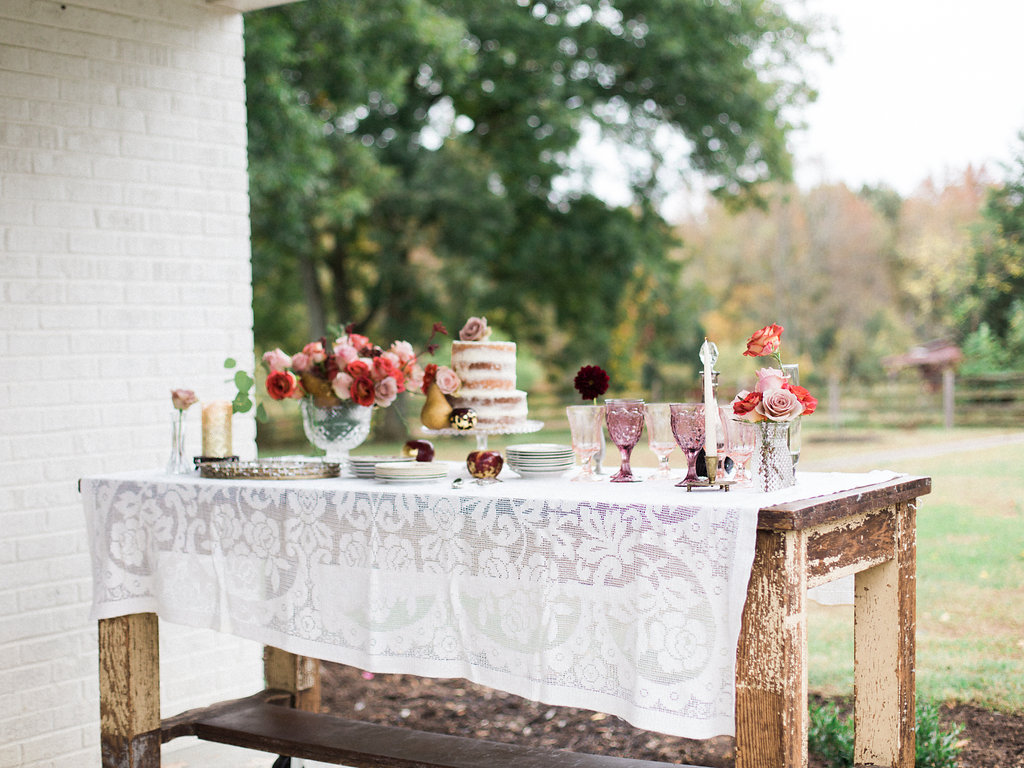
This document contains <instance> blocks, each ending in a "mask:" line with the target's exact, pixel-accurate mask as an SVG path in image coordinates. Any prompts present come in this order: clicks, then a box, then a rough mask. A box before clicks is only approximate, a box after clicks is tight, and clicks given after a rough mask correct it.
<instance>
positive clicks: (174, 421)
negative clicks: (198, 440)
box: [167, 408, 195, 475]
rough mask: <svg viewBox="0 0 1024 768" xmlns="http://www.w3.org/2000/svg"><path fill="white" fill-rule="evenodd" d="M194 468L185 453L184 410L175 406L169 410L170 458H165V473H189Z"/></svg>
mask: <svg viewBox="0 0 1024 768" xmlns="http://www.w3.org/2000/svg"><path fill="white" fill-rule="evenodd" d="M194 468H195V465H194V464H193V462H192V461H191V460H190V459H189V458H188V456H186V455H185V411H179V410H178V409H177V408H175V409H174V410H173V411H172V412H171V458H169V459H168V460H167V474H169V475H190V474H192V471H193V469H194Z"/></svg>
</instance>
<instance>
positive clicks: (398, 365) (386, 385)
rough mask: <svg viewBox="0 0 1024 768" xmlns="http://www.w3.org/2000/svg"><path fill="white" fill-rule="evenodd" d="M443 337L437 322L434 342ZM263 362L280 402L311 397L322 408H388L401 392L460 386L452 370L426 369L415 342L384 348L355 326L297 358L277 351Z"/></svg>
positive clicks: (272, 391)
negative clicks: (434, 384)
mask: <svg viewBox="0 0 1024 768" xmlns="http://www.w3.org/2000/svg"><path fill="white" fill-rule="evenodd" d="M437 333H443V334H447V331H446V330H445V328H444V326H443V325H441V324H440V323H435V324H434V330H433V333H431V340H433V338H434V336H435V335H436V334H437ZM436 349H437V345H436V344H430V345H428V347H427V351H428V352H429V353H431V354H432V353H433V352H434V350H436ZM263 363H264V365H266V366H267V368H268V369H269V370H270V373H269V374H268V375H267V379H266V388H267V393H268V394H269V395H270V396H271V397H272V398H273V399H274V400H286V399H295V400H300V399H302V398H303V397H307V396H308V397H310V398H312V400H313V402H314V404H315V405H316V406H318V407H320V408H328V407H331V406H336V405H342V404H343V403H349V402H351V403H355V404H357V405H363V406H377V407H379V408H387V407H388V406H389V405H391V404H392V403H393V402H394V401H395V398H396V397H398V395H399V393H401V392H405V391H420V392H423V393H425V392H426V391H427V388H428V387H429V386H430V383H431V382H433V381H438V382H439V383H440V384H443V387H444V388H446V389H450V390H451V391H453V392H454V391H455V389H457V388H458V386H459V379H458V376H456V374H455V372H454V371H452V370H451V369H450V368H448V367H447V366H437V365H434V364H430V365H428V366H427V367H426V369H424V368H423V367H422V366H421V365H420V363H419V355H418V354H417V353H416V351H415V350H414V349H413V347H412V345H411V344H410V343H409V342H407V341H394V342H392V343H391V345H390V346H389V347H388V348H387V349H384V348H383V347H380V346H377V345H376V344H373V343H372V342H371V341H370V339H369V338H367V337H366V336H363V335H361V334H358V333H355V332H354V331H353V329H352V326H349V327H348V328H346V329H345V333H344V334H343V335H342V336H339V337H338V338H336V339H335V340H334V343H332V344H328V342H327V339H326V337H324V338H321V339H320V340H319V341H313V342H310V343H309V344H307V345H306V346H305V347H303V348H302V351H301V352H296V353H295V354H294V355H291V356H289V355H287V354H285V353H284V352H283V351H281V350H280V349H275V350H272V351H270V352H267V353H266V354H264V355H263Z"/></svg>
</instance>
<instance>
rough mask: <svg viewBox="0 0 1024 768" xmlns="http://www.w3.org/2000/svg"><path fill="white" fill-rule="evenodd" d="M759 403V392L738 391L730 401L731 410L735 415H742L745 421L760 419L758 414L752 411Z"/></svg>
mask: <svg viewBox="0 0 1024 768" xmlns="http://www.w3.org/2000/svg"><path fill="white" fill-rule="evenodd" d="M760 403H761V393H760V392H740V393H739V394H738V395H736V399H735V400H733V401H732V412H733V414H735V415H736V416H742V417H743V418H745V419H746V420H747V421H761V419H759V418H757V416H758V415H759V414H757V413H755V412H754V409H755V408H756V407H757V406H758V405H759V404H760ZM748 417H749V418H748Z"/></svg>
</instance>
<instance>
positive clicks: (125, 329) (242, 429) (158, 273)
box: [0, 0, 260, 768]
mask: <svg viewBox="0 0 1024 768" xmlns="http://www.w3.org/2000/svg"><path fill="white" fill-rule="evenodd" d="M243 77H244V67H243V59H242V18H241V16H240V15H238V14H237V13H234V12H232V11H230V10H228V9H225V8H223V7H216V6H211V5H209V4H208V3H206V2H205V1H204V0H146V2H141V1H140V2H135V1H134V0H133V2H124V0H67V2H60V1H59V0H3V1H2V2H0V360H2V365H0V767H7V766H12V767H13V766H26V767H31V766H44V765H45V766H57V765H59V766H75V768H78V766H90V765H97V764H98V763H99V754H98V747H97V744H98V725H97V723H98V707H97V673H96V663H97V662H96V631H95V626H94V625H93V623H92V622H90V621H89V620H88V618H87V614H88V605H89V598H90V589H91V581H90V568H89V559H88V554H87V550H86V539H85V529H84V522H83V518H82V511H81V503H80V500H79V497H78V493H77V491H76V482H77V479H78V478H79V477H81V476H82V475H86V474H90V473H96V472H107V471H115V470H120V469H133V468H149V467H157V466H163V464H164V463H165V462H166V460H167V456H168V451H169V439H170V397H169V390H170V389H171V388H172V387H188V388H192V389H195V390H196V391H197V392H198V393H199V395H200V397H201V398H203V399H214V398H217V397H225V396H227V397H230V396H231V394H232V393H231V388H230V386H229V385H228V384H227V383H225V380H226V379H227V378H228V376H227V375H226V374H225V372H224V369H223V367H222V363H223V360H224V358H225V357H227V356H234V357H239V358H240V359H243V360H245V359H247V358H248V362H249V363H250V364H251V362H252V361H251V353H252V348H253V343H252V311H251V300H252V290H251V284H250V283H251V280H250V277H251V276H250V261H249V218H248V213H249V206H248V187H247V173H246V128H245V118H246V115H245V90H244V83H243ZM188 421H189V424H188V430H189V440H188V442H189V448H190V449H191V450H192V451H193V452H198V449H199V431H200V430H199V412H198V409H193V410H192V411H190V412H189V418H188ZM234 428H235V449H236V452H238V453H240V454H242V455H243V456H246V457H251V456H253V455H254V453H255V445H254V436H255V426H254V424H253V423H252V420H251V419H248V418H241V417H236V420H235V424H234ZM162 634H163V638H162V640H163V642H162V645H163V649H162V650H163V668H162V672H161V674H162V678H163V683H164V688H163V693H164V713H165V714H171V713H172V712H175V711H178V710H180V709H184V708H187V707H190V706H195V705H198V704H200V703H203V702H204V701H208V700H210V699H209V698H208V697H211V696H216V697H229V696H236V695H243V694H245V693H249V692H252V691H253V690H255V688H256V686H258V685H259V682H260V649H259V648H258V647H256V646H255V645H253V644H250V643H245V642H243V641H240V640H235V639H232V638H228V637H224V636H220V635H216V634H215V633H212V632H198V631H194V630H184V629H181V628H175V627H169V626H167V625H164V626H163V627H162ZM200 689H201V694H200V695H197V694H196V693H195V691H196V690H200Z"/></svg>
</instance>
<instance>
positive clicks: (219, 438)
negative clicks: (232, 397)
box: [203, 400, 231, 459]
mask: <svg viewBox="0 0 1024 768" xmlns="http://www.w3.org/2000/svg"><path fill="white" fill-rule="evenodd" d="M230 455H231V403H230V402H229V401H227V400H214V401H213V402H210V403H206V404H205V405H203V456H208V457H210V458H216V459H223V458H226V457H228V456H230Z"/></svg>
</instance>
